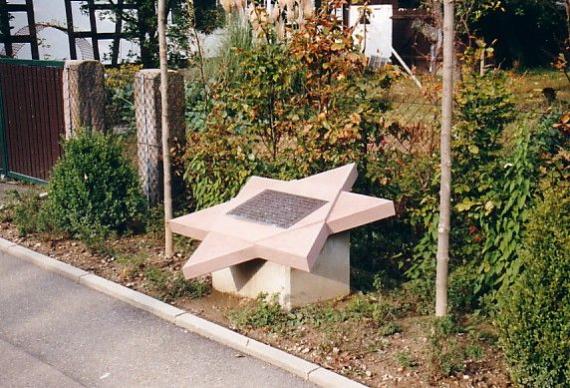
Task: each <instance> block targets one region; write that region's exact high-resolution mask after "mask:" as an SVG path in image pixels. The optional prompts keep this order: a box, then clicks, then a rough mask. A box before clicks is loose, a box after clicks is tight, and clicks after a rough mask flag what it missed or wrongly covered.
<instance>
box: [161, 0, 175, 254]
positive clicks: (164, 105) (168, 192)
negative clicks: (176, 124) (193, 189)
mask: <svg viewBox="0 0 570 388" xmlns="http://www.w3.org/2000/svg"><path fill="white" fill-rule="evenodd" d="M166 16H167V9H166V0H158V36H159V39H158V45H159V52H160V55H159V56H160V98H161V101H160V102H161V112H162V114H161V118H162V125H161V127H162V167H163V174H164V255H165V256H166V257H172V254H173V247H172V231H171V230H170V224H169V222H170V220H171V219H172V189H171V178H170V147H169V145H168V138H169V137H170V128H169V120H168V47H167V45H166Z"/></svg>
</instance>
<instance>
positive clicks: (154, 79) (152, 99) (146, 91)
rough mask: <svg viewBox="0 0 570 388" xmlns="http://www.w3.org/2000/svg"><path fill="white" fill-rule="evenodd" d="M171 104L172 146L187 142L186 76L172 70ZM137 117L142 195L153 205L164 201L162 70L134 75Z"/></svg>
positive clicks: (169, 86) (169, 88) (142, 71)
mask: <svg viewBox="0 0 570 388" xmlns="http://www.w3.org/2000/svg"><path fill="white" fill-rule="evenodd" d="M168 73H169V76H168V83H169V85H168V102H169V110H170V112H169V113H170V116H169V118H170V144H171V145H173V144H174V142H175V141H184V139H185V131H186V122H185V117H184V111H185V105H186V104H185V93H184V77H183V76H182V74H180V73H179V72H177V71H173V70H170V71H169V72H168ZM134 88H135V90H134V92H135V115H136V122H137V153H138V165H139V175H140V178H141V184H142V189H143V193H144V194H145V196H146V197H147V198H148V200H149V201H150V203H151V204H155V203H157V202H158V201H160V199H161V198H162V140H161V139H162V131H161V103H160V70H158V69H146V70H141V71H139V72H138V73H137V74H136V75H135V85H134Z"/></svg>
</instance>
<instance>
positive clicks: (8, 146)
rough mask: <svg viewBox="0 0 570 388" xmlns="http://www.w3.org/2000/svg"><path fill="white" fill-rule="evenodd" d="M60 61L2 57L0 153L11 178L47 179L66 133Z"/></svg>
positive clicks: (27, 179)
mask: <svg viewBox="0 0 570 388" xmlns="http://www.w3.org/2000/svg"><path fill="white" fill-rule="evenodd" d="M63 67H64V62H59V61H36V60H19V59H6V58H0V157H1V168H2V173H3V174H4V175H5V176H7V177H10V178H14V179H20V180H26V181H30V182H45V181H47V180H48V179H49V175H50V173H51V170H52V168H53V165H54V164H55V163H56V161H57V159H58V158H59V156H60V155H61V144H60V142H61V139H62V137H63V135H64V133H65V121H64V107H63Z"/></svg>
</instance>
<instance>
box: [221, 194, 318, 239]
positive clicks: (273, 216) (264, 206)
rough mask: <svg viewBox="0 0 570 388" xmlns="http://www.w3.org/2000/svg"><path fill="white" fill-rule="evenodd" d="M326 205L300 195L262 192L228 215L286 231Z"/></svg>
mask: <svg viewBox="0 0 570 388" xmlns="http://www.w3.org/2000/svg"><path fill="white" fill-rule="evenodd" d="M326 203H327V201H322V200H320V199H315V198H309V197H303V196H301V195H295V194H289V193H284V192H281V191H275V190H264V191H262V192H261V193H259V194H257V195H256V196H254V197H252V198H250V199H249V200H247V201H246V202H244V203H242V204H241V205H239V206H237V207H236V208H234V209H232V210H231V211H229V212H228V215H232V216H235V217H238V218H242V219H245V220H248V221H252V222H258V223H262V224H267V225H275V226H279V227H280V228H285V229H287V228H289V227H291V226H293V225H295V224H296V223H297V222H299V221H301V220H302V219H303V218H305V217H307V216H308V215H309V214H311V213H312V212H314V211H315V210H317V209H319V208H320V207H321V206H323V205H324V204H326Z"/></svg>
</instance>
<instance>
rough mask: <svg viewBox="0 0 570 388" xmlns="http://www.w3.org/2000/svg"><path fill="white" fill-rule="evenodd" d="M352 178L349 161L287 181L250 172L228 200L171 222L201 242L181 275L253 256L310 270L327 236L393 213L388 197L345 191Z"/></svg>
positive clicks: (352, 167) (353, 171)
mask: <svg viewBox="0 0 570 388" xmlns="http://www.w3.org/2000/svg"><path fill="white" fill-rule="evenodd" d="M356 176H357V172H356V166H355V165H354V164H348V165H345V166H343V167H339V168H336V169H334V170H329V171H327V172H323V173H320V174H317V175H313V176H310V177H307V178H304V179H299V180H292V181H280V180H276V179H268V178H261V177H257V176H254V177H251V178H250V179H249V180H248V181H247V183H246V184H245V185H244V187H243V188H242V189H241V191H240V192H239V194H238V195H237V196H236V197H235V198H234V199H232V200H230V201H228V202H225V203H222V204H220V205H217V206H213V207H210V208H207V209H204V210H200V211H197V212H195V213H191V214H188V215H185V216H182V217H179V218H175V219H173V220H171V221H170V227H171V229H172V231H173V232H174V233H178V234H181V235H183V236H187V237H191V238H194V239H197V240H202V243H201V244H200V246H199V247H198V248H197V249H196V251H194V253H193V254H192V256H191V257H190V259H189V260H188V262H187V263H186V264H185V265H184V267H183V269H182V270H183V273H184V276H185V277H186V278H188V279H190V278H193V277H197V276H200V275H203V274H206V273H209V272H213V271H217V270H220V269H223V268H226V267H229V266H232V265H236V264H240V263H243V262H246V261H249V260H253V259H257V258H262V259H265V260H269V261H273V262H275V263H279V264H282V265H285V266H288V267H292V268H297V269H300V270H303V271H307V272H310V271H311V268H312V267H313V265H314V263H315V261H316V259H317V257H318V256H319V253H320V252H321V250H322V248H323V246H324V244H325V242H326V240H327V238H328V236H329V235H331V234H335V233H339V232H343V231H346V230H348V229H352V228H355V227H357V226H361V225H364V224H368V223H371V222H374V221H377V220H380V219H383V218H387V217H390V216H393V215H394V214H395V212H394V204H393V202H392V201H388V200H385V199H381V198H374V197H369V196H365V195H360V194H355V193H351V192H350V189H351V188H352V185H353V184H354V182H355V181H356Z"/></svg>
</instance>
